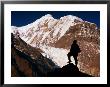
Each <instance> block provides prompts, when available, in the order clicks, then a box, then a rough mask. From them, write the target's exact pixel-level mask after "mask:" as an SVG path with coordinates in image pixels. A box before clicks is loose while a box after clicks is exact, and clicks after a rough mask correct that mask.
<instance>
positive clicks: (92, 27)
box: [12, 14, 100, 76]
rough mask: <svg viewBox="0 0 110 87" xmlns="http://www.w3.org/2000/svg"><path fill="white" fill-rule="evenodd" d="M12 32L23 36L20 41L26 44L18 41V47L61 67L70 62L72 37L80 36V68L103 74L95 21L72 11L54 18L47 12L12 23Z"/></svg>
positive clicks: (83, 70)
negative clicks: (25, 22)
mask: <svg viewBox="0 0 110 87" xmlns="http://www.w3.org/2000/svg"><path fill="white" fill-rule="evenodd" d="M12 33H13V34H14V35H15V37H18V36H19V37H20V38H21V39H20V41H19V42H20V43H21V42H23V43H25V44H26V45H24V47H23V46H22V45H18V46H19V47H17V45H16V48H18V50H20V49H21V48H22V50H24V49H27V50H25V51H26V53H28V55H30V56H31V57H32V58H33V59H39V58H40V57H36V55H37V56H38V55H42V56H44V57H47V59H51V60H52V61H53V62H54V63H55V64H56V65H57V66H59V67H63V66H65V65H67V62H68V58H67V53H68V52H69V50H70V47H71V44H72V42H73V40H77V42H78V45H79V47H80V49H81V53H80V54H79V55H78V68H79V70H80V71H82V72H84V73H87V74H90V75H92V76H100V30H99V29H98V28H97V26H96V24H94V23H90V22H87V21H84V20H82V19H80V18H78V17H76V16H72V15H67V16H64V17H61V18H60V19H54V18H53V17H52V16H51V15H50V14H48V15H45V16H43V17H41V18H40V19H37V20H36V21H35V22H33V23H31V24H28V25H26V26H22V27H15V26H12ZM16 44H18V42H17V43H16ZM28 46H31V47H28ZM29 48H32V49H35V50H31V49H29ZM38 48H39V49H38ZM36 49H37V50H39V52H37V51H36ZM25 51H23V52H25ZM28 51H29V52H28ZM40 53H41V54H40ZM73 63H74V60H73Z"/></svg>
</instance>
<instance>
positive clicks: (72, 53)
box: [67, 40, 81, 66]
mask: <svg viewBox="0 0 110 87" xmlns="http://www.w3.org/2000/svg"><path fill="white" fill-rule="evenodd" d="M79 52H81V50H80V48H79V46H78V44H77V40H74V41H73V43H72V45H71V49H70V52H69V53H68V54H67V56H68V60H69V61H68V63H70V62H71V59H70V58H71V56H73V57H74V60H75V65H76V66H77V64H78V60H77V56H78V53H79Z"/></svg>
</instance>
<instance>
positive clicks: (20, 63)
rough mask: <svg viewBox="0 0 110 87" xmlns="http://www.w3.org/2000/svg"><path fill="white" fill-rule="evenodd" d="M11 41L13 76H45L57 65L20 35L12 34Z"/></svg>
mask: <svg viewBox="0 0 110 87" xmlns="http://www.w3.org/2000/svg"><path fill="white" fill-rule="evenodd" d="M11 41H12V42H11V76H12V77H39V76H40V77H45V76H46V75H47V72H49V71H51V70H52V69H53V68H54V67H56V65H55V63H54V62H53V61H52V60H51V59H48V58H46V57H44V56H43V55H42V54H41V53H40V52H39V50H38V49H34V48H32V47H31V46H29V45H28V44H26V43H25V42H24V41H22V40H21V39H20V37H17V38H15V37H14V35H13V34H12V36H11ZM32 52H33V53H32ZM31 55H32V56H33V58H32V56H31ZM34 55H35V56H34Z"/></svg>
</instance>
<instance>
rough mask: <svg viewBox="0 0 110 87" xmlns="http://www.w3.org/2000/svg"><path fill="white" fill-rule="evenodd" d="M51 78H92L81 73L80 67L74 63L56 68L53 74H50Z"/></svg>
mask: <svg viewBox="0 0 110 87" xmlns="http://www.w3.org/2000/svg"><path fill="white" fill-rule="evenodd" d="M47 76H49V77H92V76H91V75H88V74H86V73H82V72H80V71H79V69H78V67H77V66H75V65H74V64H73V63H69V64H67V65H65V66H63V67H62V68H56V69H54V70H53V71H51V72H48V75H47Z"/></svg>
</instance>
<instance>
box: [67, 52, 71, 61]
mask: <svg viewBox="0 0 110 87" xmlns="http://www.w3.org/2000/svg"><path fill="white" fill-rule="evenodd" d="M67 56H68V60H69V62H71V59H70V58H71V54H70V53H68V54H67Z"/></svg>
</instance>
